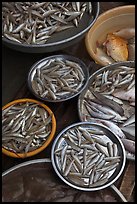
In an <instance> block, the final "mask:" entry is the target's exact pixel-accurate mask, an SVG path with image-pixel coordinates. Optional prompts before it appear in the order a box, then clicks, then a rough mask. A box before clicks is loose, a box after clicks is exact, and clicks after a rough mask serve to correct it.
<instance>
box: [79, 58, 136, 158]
mask: <svg viewBox="0 0 137 204" xmlns="http://www.w3.org/2000/svg"><path fill="white" fill-rule="evenodd" d="M118 66H128V67H135V62H134V61H128V62H118V63H114V64H111V65H107V66H105V67H102V68H100V69H98V70H97V71H95V72H94V73H93V74H92V75H91V76H90V78H89V81H88V84H87V86H86V88H85V89H84V90H83V91H82V93H81V94H80V95H79V98H78V114H79V118H80V120H81V121H92V122H97V123H100V124H103V120H102V119H99V118H93V117H88V119H85V117H83V105H82V103H83V99H84V96H85V94H86V93H87V91H88V89H89V87H90V86H92V83H93V81H94V79H95V77H96V76H98V75H99V74H100V73H102V72H104V71H106V70H114V69H116V68H117V67H118ZM122 102H123V104H124V105H123V109H124V108H125V109H126V105H127V104H126V102H125V101H124V100H122ZM128 106H129V105H128ZM126 111H127V110H126ZM127 112H128V115H132V114H133V113H135V108H134V107H131V106H130V108H129V109H128V111H127ZM99 121H100V122H99ZM116 125H117V129H118V132H121V131H122V130H121V128H120V126H119V124H118V123H117V124H116ZM122 134H124V132H123V131H122ZM126 152H127V159H129V160H135V156H134V155H133V154H130V153H129V152H128V151H126Z"/></svg>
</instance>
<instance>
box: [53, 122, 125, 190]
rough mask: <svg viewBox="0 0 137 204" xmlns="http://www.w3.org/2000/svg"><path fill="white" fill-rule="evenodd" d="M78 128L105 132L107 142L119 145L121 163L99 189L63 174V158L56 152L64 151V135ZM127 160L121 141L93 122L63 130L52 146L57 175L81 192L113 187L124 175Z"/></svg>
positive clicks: (104, 137) (77, 124) (78, 124)
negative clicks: (61, 160)
mask: <svg viewBox="0 0 137 204" xmlns="http://www.w3.org/2000/svg"><path fill="white" fill-rule="evenodd" d="M77 127H82V128H88V129H90V130H94V129H97V130H101V131H103V133H104V135H105V136H102V137H103V138H102V139H104V140H105V141H106V142H112V143H116V144H117V148H118V153H119V156H120V163H119V165H118V166H117V167H116V169H115V170H114V169H113V170H112V171H111V173H110V175H109V176H108V181H107V182H106V183H105V184H101V185H98V186H97V187H90V186H88V185H87V184H86V183H87V179H84V181H83V182H84V184H83V183H82V184H80V183H78V182H77V181H75V182H74V181H73V180H70V178H69V177H68V176H65V175H64V174H63V173H62V168H63V167H62V165H61V162H60V159H61V158H60V157H58V155H56V153H55V152H56V151H57V150H58V149H61V148H62V147H63V149H64V148H65V146H66V140H65V138H64V136H63V135H64V134H67V133H68V131H69V130H70V129H71V130H74V131H75V130H76V129H75V128H77ZM78 147H80V146H79V145H78ZM80 149H81V147H80ZM62 154H63V153H62ZM125 160H126V154H125V148H124V146H123V144H122V142H121V140H120V139H119V138H118V137H117V136H116V135H114V134H113V133H112V132H111V131H110V130H109V129H108V128H106V127H105V126H103V125H99V124H95V123H92V122H80V123H75V124H72V125H70V126H68V127H67V128H65V129H64V130H62V131H61V132H60V133H59V134H58V136H57V137H56V139H55V140H54V143H53V145H52V150H51V161H52V165H53V168H54V170H55V172H56V173H57V175H58V176H59V177H60V178H61V179H62V180H63V181H64V182H65V183H66V184H68V185H69V186H71V187H73V188H76V189H79V190H83V191H96V190H101V189H104V188H106V187H108V186H111V185H112V184H113V183H114V182H115V181H116V180H117V179H118V178H119V177H120V175H121V174H122V172H123V170H124V167H125ZM82 179H83V178H82Z"/></svg>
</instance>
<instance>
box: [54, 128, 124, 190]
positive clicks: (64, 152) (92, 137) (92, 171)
mask: <svg viewBox="0 0 137 204" xmlns="http://www.w3.org/2000/svg"><path fill="white" fill-rule="evenodd" d="M54 155H55V163H56V164H57V166H58V168H59V171H60V173H61V174H62V175H63V176H64V177H65V178H66V179H67V180H68V181H69V182H71V183H73V184H76V185H78V186H81V187H97V186H101V185H103V184H106V183H107V182H108V180H109V178H110V177H111V176H112V174H113V173H114V172H115V170H116V169H117V168H118V167H119V165H120V161H121V156H120V155H119V150H118V146H117V144H116V143H114V142H113V141H112V140H110V139H109V138H108V136H107V135H106V133H104V131H103V130H99V129H96V128H95V129H94V128H91V127H88V126H84V125H78V126H76V127H73V128H71V129H69V130H67V131H66V132H64V133H63V134H62V136H61V137H60V138H59V140H58V141H57V143H56V146H55V149H54Z"/></svg>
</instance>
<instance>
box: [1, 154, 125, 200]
mask: <svg viewBox="0 0 137 204" xmlns="http://www.w3.org/2000/svg"><path fill="white" fill-rule="evenodd" d="M15 181H16V182H15ZM36 201H38V202H97V201H99V202H100V201H101V202H121V201H122V202H125V198H123V195H122V194H121V193H120V194H119V190H118V189H117V188H116V189H111V188H107V189H104V190H100V191H99V192H81V191H79V190H76V189H73V188H71V187H69V186H68V185H65V184H63V183H62V182H61V181H60V179H58V177H57V176H56V174H55V173H54V171H53V168H52V165H51V161H50V159H48V158H46V159H35V160H30V161H26V162H23V163H21V164H18V165H16V166H13V167H12V168H10V169H8V170H6V171H5V172H4V173H3V174H2V202H36Z"/></svg>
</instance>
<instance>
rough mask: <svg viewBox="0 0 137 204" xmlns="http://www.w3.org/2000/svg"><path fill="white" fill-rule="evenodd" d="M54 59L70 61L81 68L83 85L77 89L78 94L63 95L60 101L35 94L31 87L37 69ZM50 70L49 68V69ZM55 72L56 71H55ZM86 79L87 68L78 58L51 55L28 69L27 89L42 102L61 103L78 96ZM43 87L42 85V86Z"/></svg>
mask: <svg viewBox="0 0 137 204" xmlns="http://www.w3.org/2000/svg"><path fill="white" fill-rule="evenodd" d="M56 59H59V60H62V61H63V60H70V61H72V62H74V63H77V64H78V65H79V66H80V68H81V71H82V72H83V77H84V81H83V84H82V86H81V87H80V88H79V90H78V92H74V93H72V94H69V95H64V96H63V97H61V98H60V99H56V100H54V99H51V98H48V97H46V96H45V97H42V96H41V95H40V94H37V93H36V92H35V91H34V89H33V87H32V80H33V78H34V76H35V74H36V69H37V68H40V69H41V68H42V66H44V65H45V64H46V63H47V62H48V61H49V60H56ZM49 69H50V68H49ZM55 72H56V71H55ZM88 78H89V72H88V68H87V66H86V65H85V64H84V63H83V61H81V60H80V59H79V58H76V57H73V56H71V55H52V56H49V57H46V58H44V59H42V60H40V61H38V62H36V63H35V64H34V65H33V66H32V67H31V69H30V71H29V74H28V87H29V89H30V91H31V93H32V94H34V96H35V97H37V98H39V99H41V100H43V101H47V102H61V101H66V100H69V99H71V98H73V97H75V96H77V95H78V94H80V93H81V92H82V90H83V89H84V88H85V87H86V85H87V83H88ZM43 86H44V85H43Z"/></svg>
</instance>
